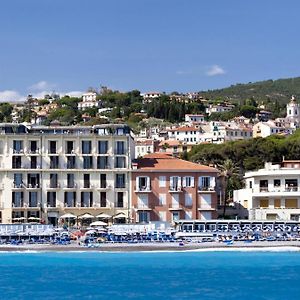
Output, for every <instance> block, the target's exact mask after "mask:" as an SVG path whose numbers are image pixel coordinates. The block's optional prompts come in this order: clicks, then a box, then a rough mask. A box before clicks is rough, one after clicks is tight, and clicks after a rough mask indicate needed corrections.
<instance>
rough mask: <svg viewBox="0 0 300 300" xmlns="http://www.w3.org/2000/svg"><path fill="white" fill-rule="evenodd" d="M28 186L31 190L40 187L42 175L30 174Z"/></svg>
mask: <svg viewBox="0 0 300 300" xmlns="http://www.w3.org/2000/svg"><path fill="white" fill-rule="evenodd" d="M27 186H28V187H29V188H39V187H40V174H28V175H27Z"/></svg>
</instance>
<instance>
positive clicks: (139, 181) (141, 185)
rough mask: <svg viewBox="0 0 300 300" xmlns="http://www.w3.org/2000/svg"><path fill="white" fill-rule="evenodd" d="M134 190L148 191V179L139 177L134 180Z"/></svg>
mask: <svg viewBox="0 0 300 300" xmlns="http://www.w3.org/2000/svg"><path fill="white" fill-rule="evenodd" d="M136 190H137V191H150V190H151V187H150V177H148V176H140V177H137V178H136Z"/></svg>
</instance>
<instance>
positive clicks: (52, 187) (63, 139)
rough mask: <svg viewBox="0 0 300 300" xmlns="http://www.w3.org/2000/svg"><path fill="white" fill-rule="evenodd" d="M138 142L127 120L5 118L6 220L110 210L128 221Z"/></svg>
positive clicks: (0, 127) (1, 164) (1, 171)
mask: <svg viewBox="0 0 300 300" xmlns="http://www.w3.org/2000/svg"><path fill="white" fill-rule="evenodd" d="M133 158H134V143H133V138H132V135H131V131H130V128H129V127H128V126H126V125H123V124H121V125H119V124H118V125H117V124H113V125H112V124H106V125H96V126H50V127H47V126H25V125H21V124H0V216H1V222H2V223H11V222H13V221H14V220H16V219H19V220H20V219H23V220H24V221H25V222H26V221H28V220H30V218H36V219H37V220H40V221H41V222H43V223H51V224H55V225H56V224H57V223H58V222H59V218H60V216H62V215H63V214H65V213H71V214H73V215H75V216H80V215H83V214H86V213H88V214H91V215H93V216H96V215H99V214H100V213H105V214H109V215H111V216H112V217H113V218H112V219H113V220H114V221H115V222H127V221H128V220H129V212H130V205H129V202H130V198H129V191H130V180H129V178H130V177H129V176H130V174H129V170H130V168H131V160H132V159H133Z"/></svg>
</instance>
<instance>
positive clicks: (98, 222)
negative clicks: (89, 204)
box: [90, 221, 107, 226]
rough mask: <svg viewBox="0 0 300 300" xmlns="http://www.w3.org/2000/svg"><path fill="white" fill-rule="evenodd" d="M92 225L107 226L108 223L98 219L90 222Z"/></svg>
mask: <svg viewBox="0 0 300 300" xmlns="http://www.w3.org/2000/svg"><path fill="white" fill-rule="evenodd" d="M90 226H107V223H105V222H102V221H96V222H93V223H91V224H90Z"/></svg>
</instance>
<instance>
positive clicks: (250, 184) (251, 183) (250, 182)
mask: <svg viewBox="0 0 300 300" xmlns="http://www.w3.org/2000/svg"><path fill="white" fill-rule="evenodd" d="M252 186H253V182H252V181H249V188H250V189H252Z"/></svg>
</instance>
